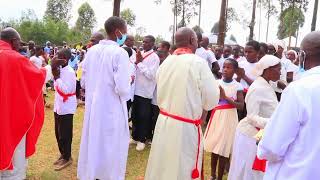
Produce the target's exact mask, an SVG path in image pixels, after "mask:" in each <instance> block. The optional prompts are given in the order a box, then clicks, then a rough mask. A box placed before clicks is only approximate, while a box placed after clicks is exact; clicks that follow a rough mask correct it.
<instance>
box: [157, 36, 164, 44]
mask: <svg viewBox="0 0 320 180" xmlns="http://www.w3.org/2000/svg"><path fill="white" fill-rule="evenodd" d="M161 41H164V39H163V37H162V36H161V35H158V36H157V37H156V45H157V44H159V43H160V42H161Z"/></svg>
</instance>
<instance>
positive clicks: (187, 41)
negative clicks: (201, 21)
mask: <svg viewBox="0 0 320 180" xmlns="http://www.w3.org/2000/svg"><path fill="white" fill-rule="evenodd" d="M175 40H176V46H177V48H182V47H188V48H191V49H192V50H195V49H196V48H197V46H198V43H197V36H196V33H195V32H194V31H193V30H192V29H190V28H187V27H182V28H180V29H178V31H177V32H176V34H175Z"/></svg>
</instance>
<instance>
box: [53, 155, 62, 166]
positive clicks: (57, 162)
mask: <svg viewBox="0 0 320 180" xmlns="http://www.w3.org/2000/svg"><path fill="white" fill-rule="evenodd" d="M62 160H63V158H62V156H60V157H59V159H57V160H56V161H55V162H54V163H53V165H58V164H59V163H60V161H62Z"/></svg>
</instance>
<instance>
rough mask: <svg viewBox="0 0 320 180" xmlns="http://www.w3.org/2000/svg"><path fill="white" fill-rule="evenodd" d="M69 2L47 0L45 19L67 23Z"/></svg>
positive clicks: (70, 2)
mask: <svg viewBox="0 0 320 180" xmlns="http://www.w3.org/2000/svg"><path fill="white" fill-rule="evenodd" d="M71 7H72V1H71V0H48V1H47V9H46V11H45V16H44V17H45V19H52V20H54V21H55V22H58V21H64V22H68V21H69V19H70V17H71V16H70V10H71Z"/></svg>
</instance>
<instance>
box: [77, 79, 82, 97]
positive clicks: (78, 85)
mask: <svg viewBox="0 0 320 180" xmlns="http://www.w3.org/2000/svg"><path fill="white" fill-rule="evenodd" d="M80 90H81V85H80V81H78V80H77V84H76V97H77V99H80Z"/></svg>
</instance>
